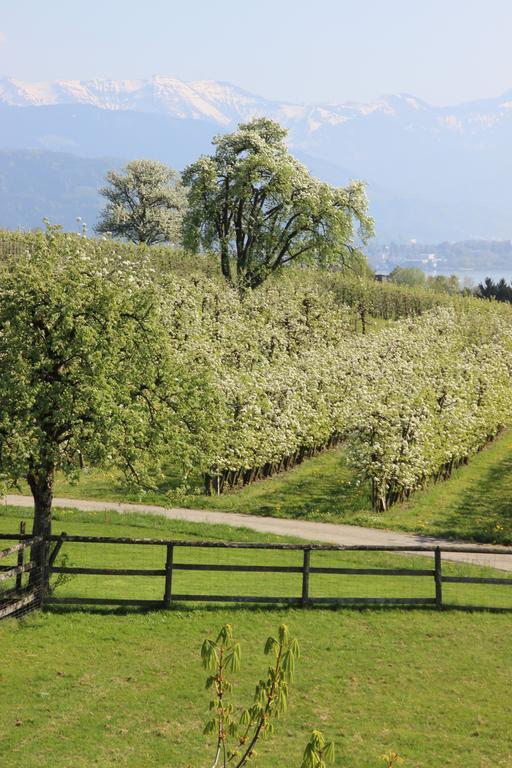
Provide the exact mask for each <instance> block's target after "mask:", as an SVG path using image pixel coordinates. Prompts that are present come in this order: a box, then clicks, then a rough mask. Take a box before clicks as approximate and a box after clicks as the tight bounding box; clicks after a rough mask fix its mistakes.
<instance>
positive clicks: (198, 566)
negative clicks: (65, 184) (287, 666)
mask: <svg viewBox="0 0 512 768" xmlns="http://www.w3.org/2000/svg"><path fill="white" fill-rule="evenodd" d="M2 538H3V539H17V538H19V539H22V540H23V541H22V543H21V544H18V545H15V546H14V547H11V548H10V549H9V550H5V552H9V553H12V552H15V551H19V552H24V551H25V549H26V547H28V546H29V545H30V543H31V542H33V539H29V537H27V536H25V535H23V534H0V539H2ZM73 543H82V544H84V543H85V544H91V545H95V546H96V545H98V546H102V545H119V546H126V545H132V546H133V545H137V546H145V547H146V546H148V547H161V548H164V549H165V565H164V567H161V568H109V567H80V566H68V565H60V566H59V565H55V562H56V558H57V555H58V554H59V552H60V550H61V548H62V547H63V546H64V544H66V546H67V545H68V544H73ZM185 549H193V550H202V551H209V552H212V551H219V550H250V551H252V550H265V551H267V552H269V551H281V552H290V551H292V552H297V553H302V558H301V561H300V564H297V565H274V564H272V565H270V564H261V562H260V563H257V562H256V563H254V564H252V563H250V564H249V563H247V564H240V563H231V564H228V563H218V562H217V563H215V562H213V563H212V562H182V561H181V562H180V559H179V553H180V552H182V551H183V550H185ZM320 552H347V553H348V552H359V553H367V554H369V553H372V552H373V553H378V552H387V553H396V554H399V555H420V556H424V557H425V567H420V568H418V567H397V568H380V567H379V568H376V567H357V568H354V567H335V566H331V565H314V564H312V555H314V553H320ZM48 553H49V555H48V565H47V570H48V573H49V575H50V576H51V574H66V575H81V576H104V577H107V578H108V577H114V576H123V577H125V576H129V577H132V576H133V577H140V576H144V577H153V578H155V579H156V578H159V579H161V580H162V581H161V584H162V589H161V595H162V597H161V598H159V599H151V600H148V599H139V598H134V597H129V596H124V597H115V596H109V594H108V581H107V580H105V581H102V583H101V588H102V590H105V592H104V596H101V597H100V596H92V597H88V596H69V595H67V596H63V597H59V596H58V595H55V594H51V593H49V594H47V595H46V596H45V598H44V603H45V604H57V605H63V604H76V605H81V604H88V605H105V606H108V605H118V606H122V605H126V606H143V607H154V608H158V607H159V608H169V607H170V606H171V605H172V604H176V603H183V602H194V603H256V604H258V603H260V604H261V603H264V604H282V605H298V606H312V605H325V606H336V605H338V606H342V605H402V606H403V605H405V606H407V605H408V606H420V605H421V606H430V607H433V608H437V609H441V608H443V607H450V603H449V601H446V600H445V599H443V586H444V585H445V584H447V583H452V584H453V583H460V584H486V585H495V586H496V585H499V586H500V587H501V586H503V587H507V586H508V587H512V574H511V576H510V577H506V576H505V574H504V576H503V578H501V577H494V576H492V577H486V576H462V575H445V574H444V573H443V562H444V561H443V554H445V555H448V556H449V554H450V553H465V554H467V555H470V554H494V555H500V556H501V555H510V556H512V548H504V547H501V548H498V547H478V548H477V547H462V546H453V547H434V546H387V547H385V546H336V545H322V544H274V543H268V544H267V543H253V542H250V543H249V542H222V541H183V540H173V539H139V538H119V537H104V536H101V537H100V536H72V535H67V534H65V533H62V534H61V535H59V536H56V535H54V536H51V537H50V539H49V542H48ZM210 559H214V558H210ZM415 564H417V560H416V561H415ZM370 565H371V563H370ZM400 565H403V566H406V563H405V561H404V562H403V563H400ZM421 565H422V564H421ZM20 568H21V570H18V569H20ZM27 570H30V563H28V564H25V565H23V564H22V563H21V564H20V565H19V566H17V567H15V568H11V569H10V570H9V571H8V572H7V571H6V572H5V573H4V574H3V576H4V577H5V574H6V573H9V575H10V576H13V575H15V576H17V575H18V574H21V573H23V572H25V571H27ZM178 571H200V572H204V573H205V575H206V573H208V572H229V573H250V574H254V575H255V577H257V576H258V574H260V575H261V574H298V575H299V581H300V592H299V590H297V594H294V595H277V596H272V595H264V594H223V593H220V594H208V593H207V592H190V593H189V592H183V591H180V592H179V591H177V590H175V589H174V586H173V576H174V575H175V574H176V573H177V572H178ZM316 574H324V575H330V576H340V575H344V576H349V577H350V576H357V577H365V576H374V577H375V576H379V577H380V576H383V577H417V578H424V579H428V580H429V581H430V583H431V585H432V592H431V594H432V596H430V597H425V596H421V597H418V596H414V595H411V596H407V595H404V594H400V595H399V596H390V597H379V596H371V595H365V596H343V597H337V596H329V595H321V594H320V595H312V594H311V590H310V580H311V577H312V576H313V575H316ZM359 583H361V582H359ZM254 584H255V587H256V585H257V584H258V582H257V581H256V578H255V582H254ZM258 586H259V585H258ZM253 591H254V592H258V589H257V588H254V589H253ZM509 594H510V597H511V600H510V605H508V603H507V606H501V607H505V608H506V609H509V610H510V609H512V591H511V592H510V593H509ZM457 607H463V606H461V605H459V604H458V605H457ZM466 607H469V608H471V609H476V608H489V607H493V606H488V605H487V606H485V605H473V604H471V605H468V606H466Z"/></svg>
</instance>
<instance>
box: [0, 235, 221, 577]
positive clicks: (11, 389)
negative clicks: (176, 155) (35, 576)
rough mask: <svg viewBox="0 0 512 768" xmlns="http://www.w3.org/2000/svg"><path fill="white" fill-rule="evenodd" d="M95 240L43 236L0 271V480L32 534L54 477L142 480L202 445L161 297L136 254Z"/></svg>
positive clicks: (43, 516)
mask: <svg viewBox="0 0 512 768" xmlns="http://www.w3.org/2000/svg"><path fill="white" fill-rule="evenodd" d="M97 242H98V247H97V248H96V249H95V250H94V249H93V248H91V243H90V241H89V243H88V246H87V247H82V245H81V238H79V237H76V236H72V235H63V234H59V233H56V232H53V231H50V232H49V233H48V234H40V235H39V236H38V237H37V238H35V239H34V240H33V242H32V245H31V248H30V250H29V251H27V252H24V253H22V254H21V255H19V254H18V255H16V257H15V258H14V257H13V258H12V259H10V260H8V262H7V263H6V264H4V265H2V275H1V281H0V368H1V370H2V372H3V373H2V376H1V377H0V404H1V405H0V482H1V483H2V484H3V486H4V488H5V487H9V486H12V485H14V484H16V483H18V482H19V481H21V480H25V481H27V482H28V484H29V486H30V488H31V491H32V494H33V496H34V502H35V515H34V529H33V532H34V535H46V534H48V533H49V532H50V530H51V504H52V495H53V484H54V478H55V474H56V472H57V471H58V470H62V471H63V472H65V473H66V474H67V475H71V476H77V475H78V474H79V472H80V470H81V468H82V467H83V466H84V465H87V464H93V465H95V466H98V465H102V464H105V465H107V466H118V467H121V468H122V469H123V470H124V471H125V473H126V475H127V476H128V477H129V478H131V479H132V480H133V481H134V482H137V483H139V484H145V483H146V484H148V483H150V482H151V479H155V477H158V476H159V471H160V469H161V467H162V463H163V462H164V461H167V460H169V458H172V460H173V462H176V461H178V462H185V463H186V462H187V461H189V460H190V456H191V452H193V450H194V447H193V446H194V441H195V440H196V439H197V440H198V441H200V440H201V428H200V420H201V417H202V416H201V414H202V412H203V407H204V403H205V401H206V402H207V396H206V394H205V389H204V387H203V386H201V385H198V386H192V384H191V383H192V381H194V382H195V383H197V381H198V380H200V379H201V375H202V374H201V366H200V365H199V364H197V365H196V366H195V368H194V370H193V371H192V368H191V366H190V365H189V363H188V362H187V361H186V360H185V359H184V357H185V355H184V356H183V359H182V358H180V354H179V351H176V350H173V351H172V352H171V351H170V348H169V343H168V339H169V332H168V329H167V327H166V326H167V324H168V320H167V315H166V312H165V298H164V297H163V296H162V295H160V293H159V291H158V290H157V289H156V287H155V286H154V284H153V282H152V279H151V274H150V273H149V272H148V269H147V268H146V266H145V263H144V260H143V257H140V258H139V260H138V261H137V262H130V260H128V259H126V254H123V255H122V256H119V255H118V254H116V252H115V251H114V252H110V251H107V249H105V248H102V247H101V245H102V244H101V241H97ZM187 390H189V391H188V394H187V395H186V396H184V395H183V393H184V392H185V391H187ZM195 393H196V394H195ZM194 397H195V398H196V399H195V400H194ZM185 401H186V403H187V405H186V407H187V409H188V411H187V413H184V412H183V407H184V405H183V404H184V402H185ZM37 556H38V553H37V552H36V562H37Z"/></svg>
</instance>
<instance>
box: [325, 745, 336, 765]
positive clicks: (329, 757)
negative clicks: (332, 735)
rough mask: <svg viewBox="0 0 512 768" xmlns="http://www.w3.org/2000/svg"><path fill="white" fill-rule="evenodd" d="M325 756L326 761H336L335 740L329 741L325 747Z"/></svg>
mask: <svg viewBox="0 0 512 768" xmlns="http://www.w3.org/2000/svg"><path fill="white" fill-rule="evenodd" d="M323 757H324V760H325V762H326V763H334V758H335V748H334V741H328V742H327V744H326V745H325V747H324V751H323Z"/></svg>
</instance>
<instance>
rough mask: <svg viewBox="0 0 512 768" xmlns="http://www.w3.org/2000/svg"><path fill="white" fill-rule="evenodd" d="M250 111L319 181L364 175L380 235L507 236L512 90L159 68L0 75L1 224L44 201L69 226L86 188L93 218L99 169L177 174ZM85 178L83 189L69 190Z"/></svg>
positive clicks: (30, 219) (21, 219)
mask: <svg viewBox="0 0 512 768" xmlns="http://www.w3.org/2000/svg"><path fill="white" fill-rule="evenodd" d="M256 115H266V116H268V117H271V118H273V119H276V120H278V121H279V122H280V123H282V124H283V125H285V126H286V127H287V128H288V130H289V143H290V148H291V151H292V152H293V153H294V154H296V155H297V156H298V157H299V159H301V160H302V161H303V162H305V163H306V164H307V165H308V167H309V168H310V169H311V171H312V172H313V173H315V174H316V175H318V176H320V177H321V178H324V179H325V180H326V181H329V182H330V183H336V184H343V183H346V181H347V180H348V179H349V178H362V179H364V180H365V181H367V183H368V194H369V199H370V207H371V211H372V213H373V215H374V217H375V219H376V222H377V236H378V238H379V240H381V241H383V242H385V241H391V240H395V241H397V242H405V241H407V240H409V239H411V238H415V239H418V240H424V241H428V242H436V241H441V240H457V239H468V238H489V239H492V238H495V239H507V238H510V237H511V236H512V216H511V213H512V185H511V184H510V181H509V180H510V178H511V172H512V152H511V149H512V91H510V92H507V93H505V94H503V95H502V96H500V97H496V98H487V99H482V100H479V101H473V102H469V103H464V104H459V105H455V106H450V107H435V106H431V105H429V104H427V103H426V102H424V101H422V100H421V99H418V98H416V97H414V96H411V95H408V94H401V95H392V96H385V97H382V98H380V99H377V100H376V101H374V102H371V103H366V104H359V103H353V102H349V103H339V104H294V103H290V102H278V101H273V100H269V99H265V98H262V97H259V96H256V95H254V94H252V93H249V92H247V91H245V90H243V89H241V88H238V87H236V86H234V85H231V84H229V83H221V82H214V81H205V80H202V81H196V82H188V83H186V82H183V81H180V80H177V79H176V78H172V77H167V76H155V77H153V78H151V79H149V80H108V79H96V80H90V81H73V80H61V81H57V82H52V83H27V82H23V81H20V80H16V79H13V78H0V226H8V227H16V226H18V225H19V226H21V225H22V223H23V225H24V226H26V225H27V223H29V224H30V225H31V226H34V225H35V224H37V223H39V221H37V219H38V217H39V216H40V213H41V210H42V208H44V200H45V198H46V199H47V200H48V212H50V211H49V209H50V207H51V206H53V208H54V209H55V210H57V211H59V215H60V216H61V218H62V222H63V223H64V224H65V225H66V226H69V220H70V217H72V219H73V220H74V218H75V216H76V215H82V207H81V202H80V201H81V194H82V193H81V192H80V189H81V188H82V187H85V188H86V189H85V190H84V191H83V201H84V203H83V205H84V207H87V210H88V213H87V216H88V218H89V219H90V218H91V217H92V218H94V216H95V211H97V210H98V208H99V206H100V205H101V200H100V199H99V198H97V197H95V196H94V192H93V189H94V184H95V183H96V180H98V185H100V184H101V178H99V177H101V176H102V175H103V173H104V169H105V168H108V167H114V166H116V167H117V166H121V165H122V164H123V162H126V160H128V159H133V158H136V157H152V158H155V159H160V160H162V161H163V162H166V163H169V164H170V165H173V166H174V167H176V168H180V169H181V168H183V167H184V165H186V164H187V163H188V162H190V161H191V160H193V159H194V158H195V157H197V156H198V155H199V154H200V153H202V152H208V151H210V146H211V145H210V142H211V139H212V137H213V136H214V135H215V134H217V133H222V132H224V131H230V130H233V128H234V127H235V126H236V125H237V123H239V122H243V121H246V120H248V119H250V118H251V117H253V116H256ZM86 159H88V160H89V161H90V163H91V165H90V167H89V170H88V171H87V172H86V170H85V168H86V165H85V164H84V163H85V162H86ZM82 161H83V162H82ZM17 168H18V169H19V171H20V173H19V174H17V172H16V169H17ZM31 168H32V169H33V172H31V170H30V169H31ZM45 169H46V170H45ZM82 174H85V175H86V176H87V179H86V180H85V181H86V183H84V184H77V185H76V186H74V187H72V188H71V186H70V185H71V183H72V181H71V180H72V179H73V178H74V179H79V178H82ZM21 179H24V180H25V182H26V183H25V184H21V183H20V180H21ZM82 180H83V179H82ZM20 195H21V197H20ZM36 198H37V199H36ZM86 198H87V203H86V202H85V201H86ZM22 212H23V216H21V214H22ZM91 223H92V222H91Z"/></svg>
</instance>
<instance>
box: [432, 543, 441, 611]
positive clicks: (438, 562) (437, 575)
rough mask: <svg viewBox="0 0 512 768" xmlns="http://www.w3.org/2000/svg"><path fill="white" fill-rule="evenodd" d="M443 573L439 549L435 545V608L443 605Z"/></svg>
mask: <svg viewBox="0 0 512 768" xmlns="http://www.w3.org/2000/svg"><path fill="white" fill-rule="evenodd" d="M442 576H443V573H442V566H441V549H440V548H439V547H436V549H435V553H434V579H435V582H436V608H438V609H441V608H442V607H443V578H442Z"/></svg>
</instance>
